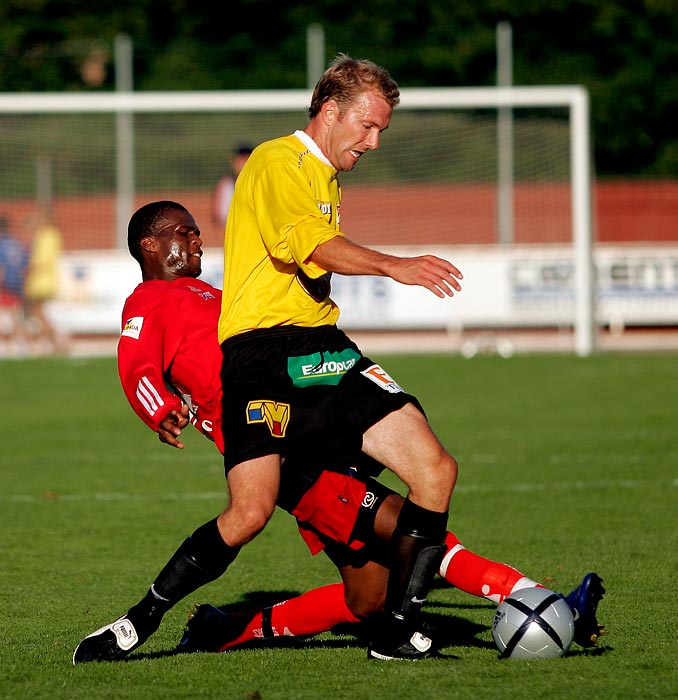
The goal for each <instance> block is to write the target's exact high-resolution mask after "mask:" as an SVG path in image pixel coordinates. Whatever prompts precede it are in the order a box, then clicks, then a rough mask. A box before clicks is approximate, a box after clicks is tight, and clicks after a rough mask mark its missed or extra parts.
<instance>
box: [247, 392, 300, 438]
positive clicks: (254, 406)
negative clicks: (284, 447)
mask: <svg viewBox="0 0 678 700" xmlns="http://www.w3.org/2000/svg"><path fill="white" fill-rule="evenodd" d="M289 421H290V405H289V404H287V403H278V402H277V401H270V400H268V399H261V400H259V401H250V402H249V403H248V404H247V422H248V423H249V424H251V423H266V425H267V426H268V429H269V430H270V431H271V435H272V436H273V437H279V438H281V437H285V431H286V430H287V425H288V423H289Z"/></svg>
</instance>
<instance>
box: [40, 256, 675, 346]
mask: <svg viewBox="0 0 678 700" xmlns="http://www.w3.org/2000/svg"><path fill="white" fill-rule="evenodd" d="M385 252H389V253H393V254H394V255H421V254H427V253H432V254H435V255H439V256H440V257H443V258H447V259H448V260H451V261H452V262H454V264H455V265H457V267H459V269H460V270H461V271H462V272H463V274H464V280H463V281H462V285H463V291H462V292H461V293H460V294H456V295H455V296H454V297H453V298H452V299H448V298H446V299H439V298H438V297H436V296H434V295H433V294H432V293H431V292H429V291H427V290H424V289H420V288H416V287H408V286H404V285H400V284H397V283H396V282H393V281H392V280H390V279H385V278H379V277H363V276H357V277H342V276H338V275H335V276H334V278H333V281H332V290H333V291H332V298H333V299H334V300H335V301H336V302H337V303H338V304H339V307H340V308H341V310H342V315H341V322H340V324H341V326H342V328H346V329H373V330H405V329H412V330H416V329H448V328H463V327H474V328H484V327H549V326H551V327H552V326H562V325H571V324H572V321H573V316H574V262H573V251H572V248H571V247H570V246H541V247H535V246H505V247H500V246H483V247H471V246H455V247H449V248H444V247H443V248H437V249H433V250H432V249H429V248H427V249H421V248H415V247H408V248H390V249H388V251H385ZM594 260H595V277H596V289H597V292H596V319H597V322H598V323H599V324H604V325H607V324H614V325H617V326H619V325H625V326H643V325H678V245H676V246H664V245H662V246H637V245H628V246H603V245H599V246H597V247H596V249H595V252H594ZM61 265H62V269H61V271H62V288H61V294H60V297H59V299H58V300H57V301H55V302H53V303H52V304H51V307H50V310H49V311H50V315H51V317H52V318H53V319H54V320H55V322H56V323H57V324H58V325H59V327H60V328H62V329H63V330H64V331H65V332H68V333H71V334H110V333H117V332H119V328H120V314H121V311H122V306H123V303H124V300H125V298H126V297H127V296H128V295H129V294H130V293H131V291H132V290H133V289H134V287H135V286H136V285H137V284H138V283H139V282H140V281H141V277H140V273H139V267H138V265H137V264H136V263H135V262H134V261H133V260H132V259H131V258H130V256H129V254H128V253H127V252H126V251H89V252H79V253H68V254H66V255H64V257H63V259H62V263H61ZM222 265H223V263H222V251H221V250H220V249H216V248H215V249H207V250H205V255H204V257H203V270H204V272H203V275H202V278H203V279H205V280H206V281H208V282H210V283H212V284H214V285H215V286H217V287H220V286H221V282H222V270H223V267H222Z"/></svg>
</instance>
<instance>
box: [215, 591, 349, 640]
mask: <svg viewBox="0 0 678 700" xmlns="http://www.w3.org/2000/svg"><path fill="white" fill-rule="evenodd" d="M342 622H359V620H358V618H357V617H355V616H354V615H353V613H352V612H351V611H350V610H349V608H348V606H347V605H346V600H345V598H344V584H343V583H333V584H331V585H329V586H321V587H320V588H314V589H313V590H311V591H307V592H306V593H302V595H300V596H297V597H296V598H290V599H289V600H284V601H283V602H282V603H277V604H276V605H274V606H272V607H270V608H264V610H263V611H262V612H258V613H257V614H256V615H254V617H253V618H252V619H251V620H250V621H249V623H248V624H247V625H246V626H245V629H244V630H243V632H242V633H241V634H240V635H239V636H238V637H236V638H235V639H233V640H231V641H229V642H226V644H224V645H223V646H222V647H221V649H220V650H219V651H226V649H230V648H232V647H234V646H237V645H238V644H243V643H244V642H248V641H250V640H251V639H264V638H270V637H280V636H285V637H296V636H299V635H302V634H318V633H319V632H326V631H327V630H330V629H332V628H333V627H334V626H335V625H338V624H340V623H342Z"/></svg>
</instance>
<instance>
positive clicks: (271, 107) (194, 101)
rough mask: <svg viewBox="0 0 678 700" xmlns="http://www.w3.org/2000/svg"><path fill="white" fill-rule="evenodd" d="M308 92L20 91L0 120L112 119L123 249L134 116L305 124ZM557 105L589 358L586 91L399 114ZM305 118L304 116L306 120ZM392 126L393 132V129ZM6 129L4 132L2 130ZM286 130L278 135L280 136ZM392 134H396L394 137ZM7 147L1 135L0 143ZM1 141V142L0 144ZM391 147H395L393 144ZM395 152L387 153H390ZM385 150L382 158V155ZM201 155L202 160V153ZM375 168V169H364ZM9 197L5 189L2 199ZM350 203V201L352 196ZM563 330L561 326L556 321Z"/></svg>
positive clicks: (578, 343) (510, 91) (458, 95)
mask: <svg viewBox="0 0 678 700" xmlns="http://www.w3.org/2000/svg"><path fill="white" fill-rule="evenodd" d="M309 101H310V91H308V90H278V91H276V90H266V91H214V92H191V91H188V92H137V93H135V92H115V93H65V94H63V93H59V94H56V93H15V94H3V95H0V119H1V118H3V117H4V116H11V115H15V116H18V115H27V116H31V115H34V116H35V115H56V116H58V115H94V114H99V115H113V116H114V118H115V129H114V133H113V134H112V135H111V136H110V137H109V140H110V141H113V142H114V144H115V145H114V148H113V150H112V151H111V153H112V156H111V160H112V161H114V163H111V167H113V164H114V167H115V186H114V188H113V189H114V190H115V196H116V198H117V204H116V224H115V227H116V231H117V234H116V240H117V244H118V247H121V246H122V243H123V241H124V236H125V233H124V232H125V230H126V224H127V220H128V217H129V215H130V214H131V212H132V211H133V209H134V206H135V205H134V197H135V194H136V190H135V174H136V170H135V159H136V155H135V154H136V149H137V148H138V145H139V141H140V137H139V135H138V134H136V133H135V131H134V125H133V122H134V119H135V117H137V116H139V118H141V116H140V115H159V114H172V115H179V114H194V115H206V114H215V115H216V114H229V113H232V114H235V113H243V114H245V113H247V114H250V115H251V114H261V115H264V114H265V113H281V112H290V113H293V114H294V115H296V117H295V118H296V121H297V124H298V125H299V126H303V123H304V121H303V114H304V110H305V109H306V107H307V106H308V103H309ZM532 108H534V109H546V110H548V109H551V108H558V109H562V110H564V111H566V112H567V114H568V138H569V155H568V159H569V164H568V165H569V183H568V184H569V212H568V217H569V221H570V226H571V239H570V241H569V243H570V244H571V246H572V262H573V281H574V284H573V290H574V296H575V298H574V313H573V318H572V326H573V327H574V331H575V332H574V339H575V340H574V345H575V346H574V351H575V352H576V353H577V354H578V355H582V356H584V355H589V354H590V353H591V352H592V351H593V350H594V345H595V332H594V330H595V321H594V318H595V314H594V288H593V284H594V282H593V243H592V240H593V239H592V231H591V219H592V217H591V170H592V166H591V160H590V149H591V146H590V136H589V99H588V94H587V92H586V90H585V89H584V88H582V87H580V86H555V87H505V88H405V89H402V90H401V103H400V106H399V107H398V109H397V112H396V117H395V118H394V120H393V124H397V121H398V120H397V115H398V114H400V113H401V112H413V113H417V114H420V113H421V114H424V113H435V112H438V111H444V110H467V111H469V112H473V111H474V110H495V111H497V112H498V111H499V110H501V109H509V110H519V109H525V110H529V109H532ZM300 117H301V118H300ZM393 124H392V128H393ZM0 131H1V130H0ZM282 133H284V132H281V133H279V134H277V135H281V134H282ZM389 137H390V134H389ZM0 142H1V138H0ZM1 145H2V144H1V143H0V146H1ZM391 148H392V147H391ZM388 149H389V147H388V146H387V147H386V148H384V149H383V150H384V151H387V150H388ZM381 151H382V149H380V151H379V153H381ZM197 157H198V158H199V156H197ZM371 157H372V156H371ZM365 168H366V170H369V166H368V165H366V166H365ZM6 196H7V195H6V194H5V193H4V192H2V191H1V190H0V201H2V200H3V199H4V198H5V197H6ZM347 199H348V198H347ZM556 325H557V324H556Z"/></svg>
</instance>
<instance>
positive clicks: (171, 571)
mask: <svg viewBox="0 0 678 700" xmlns="http://www.w3.org/2000/svg"><path fill="white" fill-rule="evenodd" d="M239 551H240V547H230V546H229V545H227V544H226V543H225V542H224V540H223V539H222V537H221V534H220V533H219V528H218V526H217V520H216V518H215V519H214V520H210V521H209V522H207V523H205V524H204V525H201V526H200V527H199V528H198V529H197V530H196V531H195V532H194V533H193V534H192V535H191V536H190V537H188V538H186V539H185V540H184V541H183V542H182V544H181V546H180V547H179V549H177V551H176V552H175V553H174V555H173V556H172V558H171V559H170V560H169V561H168V562H167V564H165V566H164V568H163V569H162V571H161V572H160V573H159V574H158V576H157V577H156V579H155V581H154V582H153V585H152V586H151V588H150V589H149V591H148V593H146V595H145V596H144V598H142V599H141V600H140V601H139V602H138V603H137V604H136V605H135V606H134V607H132V608H130V610H129V612H128V613H127V617H129V619H130V620H131V621H132V624H133V625H134V627H135V628H136V630H137V633H138V634H139V636H140V637H142V636H143V637H145V638H148V637H149V636H150V635H151V634H153V632H155V630H156V629H158V626H159V625H160V621H161V620H162V617H163V615H164V614H165V613H166V612H167V611H168V610H169V609H170V608H171V607H173V606H174V605H176V603H178V602H179V601H180V600H181V599H182V598H184V597H185V596H187V595H189V594H190V593H193V591H196V590H197V589H198V588H200V587H201V586H204V585H205V584H207V583H209V582H210V581H214V580H215V579H217V578H219V576H221V575H222V574H223V573H224V572H225V571H226V569H227V568H228V566H229V565H230V563H231V562H232V561H233V560H234V559H235V558H236V556H237V554H238V552H239Z"/></svg>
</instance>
